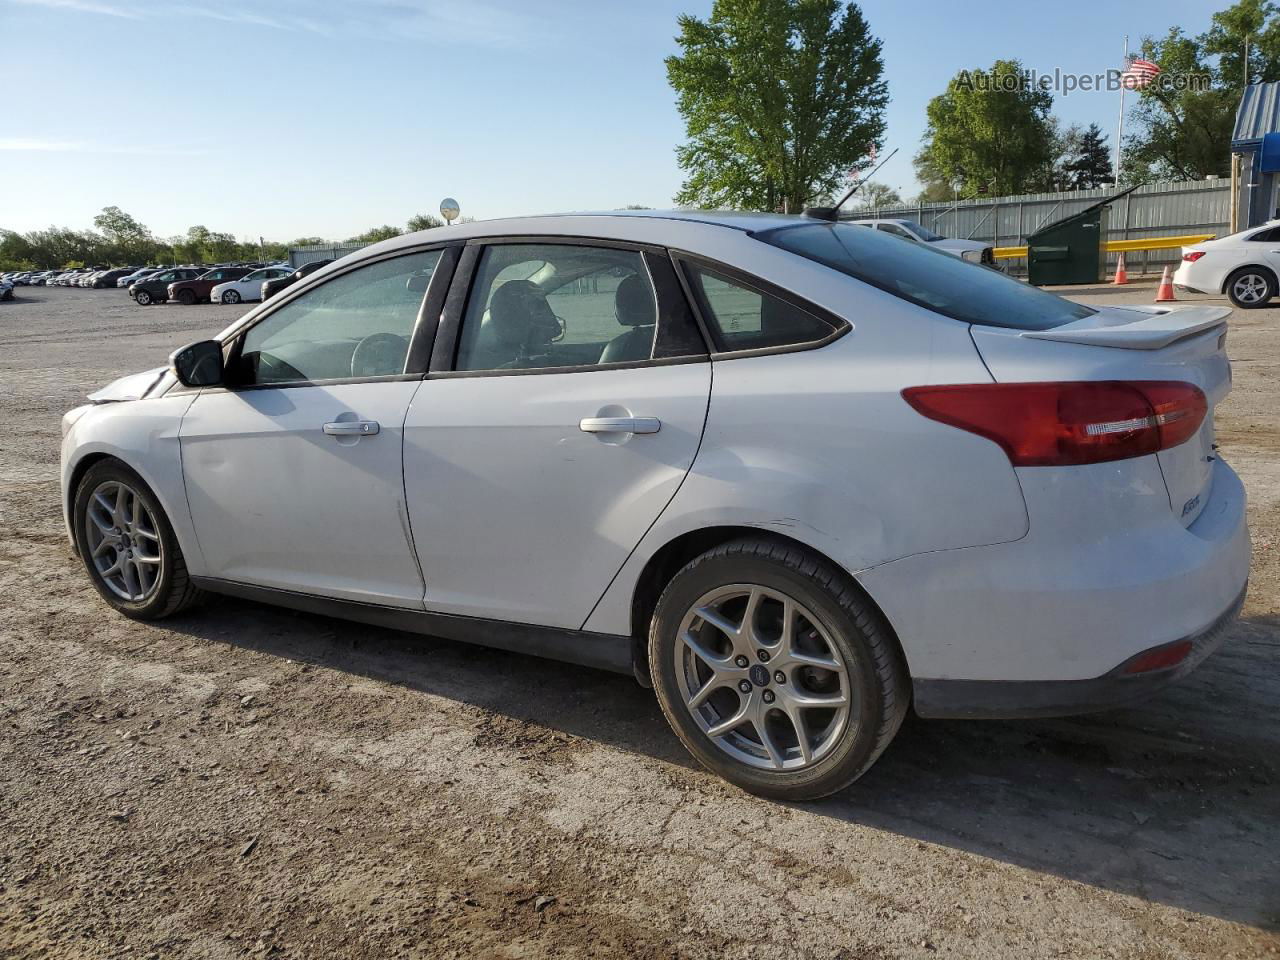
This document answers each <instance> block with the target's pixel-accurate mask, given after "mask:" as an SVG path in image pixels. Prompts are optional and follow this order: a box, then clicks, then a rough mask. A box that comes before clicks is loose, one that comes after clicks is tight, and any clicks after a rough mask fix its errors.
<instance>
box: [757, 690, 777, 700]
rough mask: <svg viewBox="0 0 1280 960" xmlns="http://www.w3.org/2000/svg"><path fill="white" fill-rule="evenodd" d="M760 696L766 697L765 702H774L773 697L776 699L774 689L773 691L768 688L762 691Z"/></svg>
mask: <svg viewBox="0 0 1280 960" xmlns="http://www.w3.org/2000/svg"><path fill="white" fill-rule="evenodd" d="M760 696H761V697H762V698H763V699H764V702H765V703H773V699H774V698H773V691H772V690H766V691H765V692H764V693H762V694H761V695H760Z"/></svg>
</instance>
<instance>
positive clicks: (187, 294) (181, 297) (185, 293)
mask: <svg viewBox="0 0 1280 960" xmlns="http://www.w3.org/2000/svg"><path fill="white" fill-rule="evenodd" d="M178 302H179V303H180V304H182V305H183V306H184V307H189V306H191V305H192V304H193V303H195V302H196V294H195V291H194V290H179V291H178Z"/></svg>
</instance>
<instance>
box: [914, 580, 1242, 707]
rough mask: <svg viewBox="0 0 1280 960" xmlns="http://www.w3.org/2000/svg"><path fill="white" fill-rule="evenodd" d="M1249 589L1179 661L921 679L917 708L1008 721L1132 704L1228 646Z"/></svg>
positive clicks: (1194, 639)
mask: <svg viewBox="0 0 1280 960" xmlns="http://www.w3.org/2000/svg"><path fill="white" fill-rule="evenodd" d="M1246 592H1247V591H1244V590H1242V591H1241V592H1240V595H1239V596H1238V597H1236V599H1235V600H1234V601H1232V603H1231V606H1229V607H1228V608H1227V609H1226V610H1224V611H1223V612H1222V613H1221V614H1219V615H1218V617H1217V619H1216V620H1214V621H1213V623H1211V624H1210V625H1209V626H1208V627H1206V628H1205V629H1204V630H1201V631H1200V632H1198V633H1195V634H1192V635H1191V636H1188V637H1183V638H1181V639H1182V640H1186V641H1189V642H1190V643H1191V653H1190V654H1188V655H1187V657H1186V659H1185V660H1183V661H1182V662H1181V663H1179V664H1178V665H1177V666H1174V667H1170V668H1168V669H1165V670H1152V671H1150V672H1148V673H1138V674H1128V673H1125V672H1124V664H1121V665H1119V666H1117V667H1116V668H1115V669H1113V670H1111V671H1110V672H1108V673H1105V674H1103V675H1102V676H1100V677H1094V678H1093V679H1092V680H1032V681H1022V682H1018V681H1012V682H1010V681H1000V680H915V681H913V684H912V686H913V696H914V705H915V709H916V713H918V714H919V715H920V716H922V717H929V718H933V719H957V720H959V719H963V720H1005V719H1015V718H1020V717H1062V716H1070V715H1072V714H1080V713H1093V712H1095V711H1098V710H1111V709H1114V708H1115V707H1122V706H1126V705H1128V704H1131V703H1134V702H1136V701H1138V700H1142V699H1144V698H1146V697H1149V696H1151V695H1152V694H1154V693H1157V692H1159V691H1160V690H1162V689H1163V688H1164V687H1166V686H1168V685H1169V684H1171V683H1173V682H1174V681H1175V680H1179V679H1181V678H1182V677H1185V676H1186V675H1187V674H1188V673H1190V672H1191V671H1192V670H1194V669H1195V668H1196V667H1198V666H1199V665H1200V664H1201V663H1203V662H1204V661H1205V659H1206V658H1207V657H1208V656H1209V655H1210V654H1211V653H1213V652H1214V651H1215V650H1217V649H1218V648H1219V647H1220V646H1222V643H1223V641H1224V640H1226V638H1227V633H1228V632H1229V630H1230V627H1231V625H1232V624H1233V623H1235V620H1236V617H1238V616H1239V615H1240V608H1241V607H1243V606H1244V598H1245V593H1246ZM1175 642H1176V641H1175Z"/></svg>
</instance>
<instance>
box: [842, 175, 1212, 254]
mask: <svg viewBox="0 0 1280 960" xmlns="http://www.w3.org/2000/svg"><path fill="white" fill-rule="evenodd" d="M1114 193H1116V190H1115V189H1114V188H1112V187H1107V188H1103V189H1098V190H1070V191H1066V192H1063V193H1032V194H1026V195H1023V196H1017V197H995V198H987V199H981V200H966V201H963V202H961V203H958V204H949V203H926V204H915V205H909V206H908V205H902V206H894V207H880V208H878V209H875V210H864V211H858V212H857V213H856V214H855V216H856V217H858V218H866V217H899V218H903V219H907V220H915V221H917V222H919V223H921V224H922V225H924V226H926V227H928V228H929V229H930V230H933V231H934V232H935V233H941V234H943V235H944V236H948V237H962V238H965V239H971V240H983V241H986V242H988V243H990V244H991V245H992V246H994V247H1016V246H1021V245H1023V244H1024V243H1025V242H1026V237H1027V234H1029V233H1034V232H1035V231H1036V230H1038V229H1039V228H1040V227H1042V226H1044V225H1045V224H1047V223H1051V222H1053V221H1054V220H1058V219H1060V218H1062V217H1065V216H1068V215H1069V214H1072V213H1076V212H1077V211H1079V210H1083V209H1084V208H1085V207H1087V206H1089V205H1090V204H1092V203H1096V202H1097V201H1098V200H1099V199H1101V198H1104V197H1108V196H1111V195H1112V194H1114ZM1230 222H1231V182H1230V181H1229V180H1227V179H1225V178H1220V179H1217V180H1192V181H1188V182H1183V183H1149V184H1146V185H1145V186H1142V187H1139V188H1138V189H1137V190H1135V191H1134V192H1133V193H1131V194H1129V195H1128V196H1127V197H1122V198H1121V199H1120V200H1117V201H1116V203H1115V204H1114V205H1113V206H1112V208H1111V220H1110V226H1111V229H1110V232H1109V235H1108V237H1107V239H1108V240H1137V239H1140V238H1142V237H1169V236H1178V235H1180V234H1187V233H1214V234H1217V235H1218V236H1223V235H1225V234H1226V232H1227V230H1228V229H1230V227H1229V224H1230ZM1179 258H1180V253H1179V251H1178V250H1176V249H1175V250H1152V251H1150V252H1144V253H1130V254H1127V255H1126V256H1125V261H1126V263H1125V266H1126V267H1127V269H1128V270H1129V271H1130V272H1133V271H1141V270H1143V269H1144V267H1145V268H1148V269H1152V270H1159V269H1160V268H1161V267H1162V266H1163V265H1164V264H1166V263H1170V264H1172V263H1174V262H1176V261H1177V260H1178V259H1179ZM1108 261H1109V262H1110V263H1114V261H1115V254H1111V255H1110V256H1109V257H1108ZM1003 263H1004V264H1005V265H1006V266H1007V267H1009V269H1010V271H1011V272H1013V273H1024V272H1025V271H1026V261H1025V260H1006V261H1003Z"/></svg>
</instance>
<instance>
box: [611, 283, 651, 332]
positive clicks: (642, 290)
mask: <svg viewBox="0 0 1280 960" xmlns="http://www.w3.org/2000/svg"><path fill="white" fill-rule="evenodd" d="M613 312H614V315H615V316H616V317H617V318H618V323H620V324H622V325H623V326H624V327H651V326H653V325H654V324H655V323H657V322H658V313H657V309H656V308H655V306H654V303H653V288H652V287H651V286H649V281H648V280H647V279H646V278H644V277H642V276H640V274H638V273H633V274H631V276H629V277H627V278H626V279H625V280H623V281H622V282H621V283H620V284H618V292H617V293H615V294H614V295H613Z"/></svg>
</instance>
